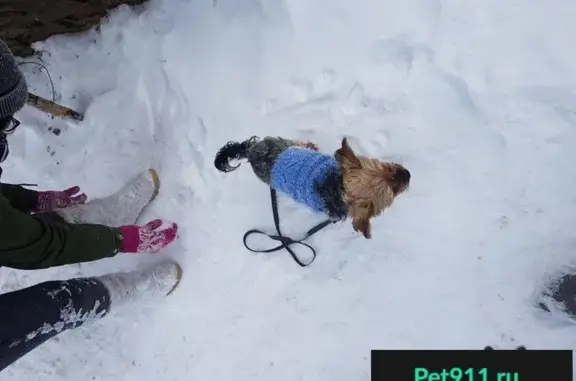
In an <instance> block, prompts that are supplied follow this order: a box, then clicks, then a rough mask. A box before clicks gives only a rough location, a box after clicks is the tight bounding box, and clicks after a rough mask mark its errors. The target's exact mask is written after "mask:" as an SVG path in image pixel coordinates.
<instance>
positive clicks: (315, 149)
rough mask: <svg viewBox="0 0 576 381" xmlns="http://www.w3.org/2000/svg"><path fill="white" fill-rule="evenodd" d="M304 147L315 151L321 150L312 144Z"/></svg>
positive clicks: (308, 143) (309, 143)
mask: <svg viewBox="0 0 576 381" xmlns="http://www.w3.org/2000/svg"><path fill="white" fill-rule="evenodd" d="M304 147H306V148H308V149H311V150H313V151H318V150H319V149H320V147H318V146H317V145H316V144H314V143H312V142H307V143H306V145H304Z"/></svg>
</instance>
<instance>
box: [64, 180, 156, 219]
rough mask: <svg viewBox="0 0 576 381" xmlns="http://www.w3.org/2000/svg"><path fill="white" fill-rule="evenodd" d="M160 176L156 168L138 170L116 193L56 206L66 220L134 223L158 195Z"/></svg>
mask: <svg viewBox="0 0 576 381" xmlns="http://www.w3.org/2000/svg"><path fill="white" fill-rule="evenodd" d="M159 189H160V177H159V176H158V172H156V170H155V169H149V170H147V171H145V172H142V173H140V174H138V176H136V177H135V178H134V179H132V180H131V181H130V182H128V183H127V184H126V185H124V186H123V187H122V188H121V189H119V190H118V191H117V192H116V193H114V194H112V195H110V196H107V197H104V198H99V199H95V200H91V201H89V202H87V203H86V204H82V205H75V206H72V207H70V208H65V209H57V210H55V212H56V213H58V215H60V216H61V217H62V218H63V219H64V220H65V221H66V222H70V223H76V224H83V223H84V224H100V225H106V226H111V227H118V226H122V225H131V224H134V223H135V222H136V220H137V219H138V217H139V216H140V213H141V212H142V210H143V209H144V208H145V207H146V206H147V205H148V204H150V203H151V202H152V201H153V200H154V199H155V198H156V196H157V195H158V191H159Z"/></svg>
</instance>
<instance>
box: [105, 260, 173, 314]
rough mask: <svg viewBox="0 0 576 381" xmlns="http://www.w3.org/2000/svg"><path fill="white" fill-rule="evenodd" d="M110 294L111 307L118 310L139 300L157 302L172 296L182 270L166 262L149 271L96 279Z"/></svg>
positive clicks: (170, 262) (110, 275)
mask: <svg viewBox="0 0 576 381" xmlns="http://www.w3.org/2000/svg"><path fill="white" fill-rule="evenodd" d="M95 279H96V280H98V281H99V282H101V283H102V284H103V285H104V286H105V287H106V289H107V290H108V293H109V294H110V306H111V308H116V307H118V306H122V305H124V304H128V303H132V302H135V301H139V300H156V299H162V298H164V297H165V296H167V295H170V294H171V293H172V292H173V291H174V290H175V289H176V287H178V285H179V284H180V280H181V279H182V268H181V267H180V265H179V264H177V263H176V262H172V261H166V262H162V263H159V264H157V265H155V266H152V267H150V268H148V269H144V270H137V271H131V272H125V273H115V274H107V275H102V276H99V277H95Z"/></svg>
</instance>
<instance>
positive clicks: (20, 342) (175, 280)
mask: <svg viewBox="0 0 576 381" xmlns="http://www.w3.org/2000/svg"><path fill="white" fill-rule="evenodd" d="M181 276H182V269H181V268H180V266H179V265H178V264H176V263H174V262H164V263H161V264H159V265H156V266H153V267H151V268H148V269H145V270H138V271H132V272H127V273H115V274H107V275H103V276H99V277H92V278H78V279H70V280H65V281H50V282H44V283H41V284H38V285H35V286H32V287H28V288H25V289H23V290H18V291H13V292H10V293H7V294H3V295H0V371H2V370H3V369H5V368H6V367H8V366H9V365H11V364H12V363H14V362H15V361H17V360H18V359H19V358H21V357H22V356H24V355H26V354H27V353H29V352H30V351H32V350H33V349H35V348H37V347H38V346H39V345H41V344H42V343H44V342H46V341H47V340H49V339H50V338H52V337H54V336H56V335H57V334H59V333H60V332H62V331H65V330H69V329H74V328H77V327H80V326H82V325H83V324H85V323H89V322H92V321H94V320H98V319H101V318H102V317H104V316H105V315H106V314H107V313H108V312H109V311H110V309H111V308H118V307H120V306H122V305H123V304H126V303H130V302H133V301H136V300H141V299H158V298H161V297H164V296H166V295H169V294H170V293H171V292H172V291H173V290H174V289H175V288H176V287H177V285H178V284H179V282H180V278H181Z"/></svg>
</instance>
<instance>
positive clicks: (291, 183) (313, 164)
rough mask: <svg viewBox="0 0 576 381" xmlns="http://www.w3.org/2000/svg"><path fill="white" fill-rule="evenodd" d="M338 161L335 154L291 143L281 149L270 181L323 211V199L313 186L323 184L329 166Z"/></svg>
mask: <svg viewBox="0 0 576 381" xmlns="http://www.w3.org/2000/svg"><path fill="white" fill-rule="evenodd" d="M337 165H338V163H337V161H336V159H334V158H333V157H332V156H328V155H326V154H322V153H319V152H317V151H313V150H310V149H305V148H300V147H290V148H287V149H286V150H285V151H284V152H282V153H281V154H280V155H279V156H278V159H277V160H276V162H275V163H274V166H273V167H272V176H271V181H270V183H271V184H270V185H271V186H272V188H274V189H276V190H278V191H281V192H284V193H286V194H288V195H290V196H291V197H292V198H293V199H294V200H296V201H298V202H300V203H303V204H305V205H308V206H309V207H310V208H312V209H313V210H315V211H318V212H324V211H325V208H324V203H323V202H322V199H320V196H318V194H317V193H316V190H315V188H314V187H315V185H316V184H321V183H322V182H323V181H324V180H325V179H326V177H327V176H328V173H329V172H330V170H331V169H335V168H336V167H337Z"/></svg>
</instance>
